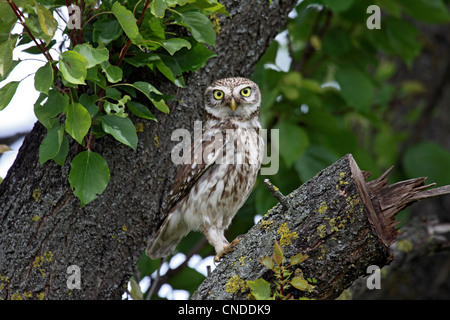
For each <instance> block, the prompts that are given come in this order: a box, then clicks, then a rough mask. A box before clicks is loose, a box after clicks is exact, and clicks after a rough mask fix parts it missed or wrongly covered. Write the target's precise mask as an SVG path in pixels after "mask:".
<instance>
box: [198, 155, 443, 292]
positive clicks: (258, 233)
mask: <svg viewBox="0 0 450 320" xmlns="http://www.w3.org/2000/svg"><path fill="white" fill-rule="evenodd" d="M391 169H392V168H390V169H389V170H387V171H386V172H385V173H384V174H383V175H381V176H380V177H379V178H377V179H376V180H373V181H366V179H367V178H368V177H369V175H370V173H369V172H364V171H361V170H360V169H359V168H358V165H357V164H356V162H355V160H354V159H353V157H352V155H346V156H345V157H343V158H342V159H340V160H338V161H337V162H335V163H334V164H333V165H331V166H330V167H328V168H326V169H324V170H323V171H321V172H320V173H318V174H317V175H316V176H315V177H313V178H312V179H311V180H309V181H308V182H306V183H305V184H303V185H302V186H300V187H299V188H298V189H297V190H295V191H293V192H292V193H290V194H289V195H287V196H283V195H282V194H281V193H280V192H279V190H278V189H277V188H276V187H275V186H273V185H272V184H271V183H270V182H269V181H268V180H266V181H265V183H266V186H267V187H268V188H269V190H270V191H271V193H272V194H273V195H274V197H276V198H277V199H278V200H279V204H278V205H276V206H275V207H274V208H272V209H271V210H269V211H268V213H267V214H266V215H265V216H264V217H263V218H262V219H261V220H260V221H259V222H258V223H257V224H256V225H255V226H254V227H253V228H252V229H250V230H249V232H248V233H247V234H246V235H245V236H244V237H243V238H242V240H241V241H240V243H239V245H238V246H237V247H236V250H235V251H234V252H232V253H230V254H229V255H227V256H226V257H225V258H224V259H223V261H222V262H221V263H220V264H219V265H218V266H217V267H216V269H215V270H214V271H213V272H212V274H211V275H210V276H209V277H208V278H207V279H206V280H205V281H204V282H203V283H202V284H201V285H200V286H199V288H198V289H197V291H196V292H195V293H194V294H193V296H192V299H241V300H246V299H248V298H249V288H248V286H246V280H256V279H258V278H263V279H264V280H266V281H268V282H273V281H274V273H273V272H272V271H271V270H270V269H268V268H266V267H264V266H263V265H262V264H261V263H260V262H259V260H260V259H261V258H263V257H266V256H272V255H273V253H274V243H275V241H276V240H277V241H278V242H279V243H280V244H281V246H282V247H283V250H284V255H285V257H286V258H289V257H291V256H294V255H296V254H298V253H303V254H306V255H308V256H309V257H308V258H307V259H306V260H305V261H303V262H302V263H300V264H298V265H296V266H294V268H295V269H301V271H302V274H303V277H304V279H310V281H313V282H314V289H313V290H312V291H311V292H307V291H300V290H298V289H295V288H294V287H291V288H290V289H289V291H288V293H290V294H291V295H292V297H295V298H299V297H307V298H315V299H335V298H337V297H338V296H339V295H340V294H341V293H342V291H343V290H345V289H346V288H347V287H349V286H350V285H351V284H352V283H353V282H354V281H355V280H356V279H358V278H359V277H360V276H363V275H367V268H368V267H369V266H371V265H376V266H378V267H380V268H381V267H383V266H384V265H387V264H389V263H390V262H391V261H392V259H393V254H392V253H391V250H390V246H391V244H392V243H393V242H394V241H395V239H396V237H397V234H398V230H397V229H396V228H395V226H396V222H395V215H396V213H398V212H399V211H400V210H402V209H403V208H405V207H406V206H407V205H409V204H411V203H413V202H415V201H417V200H421V199H425V198H430V197H434V196H440V195H443V194H448V193H450V186H445V187H440V188H434V189H430V190H425V189H427V188H429V187H431V186H432V185H433V184H430V185H425V184H424V181H425V178H417V179H411V180H407V181H402V182H398V183H395V184H392V185H388V179H387V176H388V174H389V172H390V171H391ZM292 271H294V270H292ZM295 272H297V273H298V272H299V270H297V271H295ZM236 283H238V284H239V283H240V285H236Z"/></svg>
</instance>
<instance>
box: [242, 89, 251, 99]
mask: <svg viewBox="0 0 450 320" xmlns="http://www.w3.org/2000/svg"><path fill="white" fill-rule="evenodd" d="M251 93H252V90H251V89H250V88H249V87H247V88H244V89H242V90H241V95H242V96H243V97H250V94H251Z"/></svg>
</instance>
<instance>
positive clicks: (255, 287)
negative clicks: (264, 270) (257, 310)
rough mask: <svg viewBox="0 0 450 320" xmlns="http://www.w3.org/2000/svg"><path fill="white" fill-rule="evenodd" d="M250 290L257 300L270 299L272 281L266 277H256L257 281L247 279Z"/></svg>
mask: <svg viewBox="0 0 450 320" xmlns="http://www.w3.org/2000/svg"><path fill="white" fill-rule="evenodd" d="M247 284H248V286H249V287H250V291H251V293H252V295H253V296H254V297H255V299H256V300H269V299H270V298H271V297H270V283H269V282H267V281H266V280H264V279H261V278H259V279H256V280H255V281H251V280H247Z"/></svg>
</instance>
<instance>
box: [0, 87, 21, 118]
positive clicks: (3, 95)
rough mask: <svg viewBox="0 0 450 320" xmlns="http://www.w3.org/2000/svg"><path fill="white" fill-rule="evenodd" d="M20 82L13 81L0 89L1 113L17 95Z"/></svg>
mask: <svg viewBox="0 0 450 320" xmlns="http://www.w3.org/2000/svg"><path fill="white" fill-rule="evenodd" d="M19 83H20V81H11V82H10V83H7V84H5V85H4V86H3V87H2V88H0V111H2V110H3V109H5V108H6V107H7V106H8V104H9V103H10V102H11V99H12V98H13V97H14V94H15V93H16V90H17V87H18V86H19Z"/></svg>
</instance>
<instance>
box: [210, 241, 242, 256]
mask: <svg viewBox="0 0 450 320" xmlns="http://www.w3.org/2000/svg"><path fill="white" fill-rule="evenodd" d="M241 239H242V236H237V237H236V239H234V240H233V241H231V243H230V244H228V245H227V246H225V247H224V248H223V249H222V251H220V252H219V253H218V254H216V256H215V257H214V261H215V262H219V261H220V260H221V259H222V258H223V257H225V256H226V255H227V254H229V253H231V252H233V251H234V250H236V246H237V245H238V244H239V242H241Z"/></svg>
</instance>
